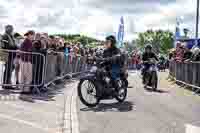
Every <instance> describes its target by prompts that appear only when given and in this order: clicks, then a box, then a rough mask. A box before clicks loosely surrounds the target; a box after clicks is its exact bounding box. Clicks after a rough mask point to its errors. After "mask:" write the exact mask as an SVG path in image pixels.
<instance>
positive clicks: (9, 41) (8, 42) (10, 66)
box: [1, 25, 17, 89]
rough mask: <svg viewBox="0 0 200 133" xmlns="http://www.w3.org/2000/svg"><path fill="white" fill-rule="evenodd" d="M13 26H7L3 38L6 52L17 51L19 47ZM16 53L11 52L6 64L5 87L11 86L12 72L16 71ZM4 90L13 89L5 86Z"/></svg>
mask: <svg viewBox="0 0 200 133" xmlns="http://www.w3.org/2000/svg"><path fill="white" fill-rule="evenodd" d="M13 30H14V28H13V26H12V25H7V26H6V27H5V34H4V35H3V36H2V40H1V42H2V46H1V47H2V48H3V49H6V50H16V49H17V46H16V44H15V40H14V37H13V36H12V34H13ZM15 56H16V53H15V52H11V51H9V53H8V58H7V61H6V63H5V70H4V76H3V84H4V85H11V76H12V72H13V70H14V59H15ZM3 88H4V89H13V88H12V87H10V86H3Z"/></svg>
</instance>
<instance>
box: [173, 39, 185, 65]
mask: <svg viewBox="0 0 200 133" xmlns="http://www.w3.org/2000/svg"><path fill="white" fill-rule="evenodd" d="M183 56H184V48H183V46H182V45H181V43H180V42H178V43H177V47H176V52H175V60H176V61H178V62H181V61H183Z"/></svg>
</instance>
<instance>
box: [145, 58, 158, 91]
mask: <svg viewBox="0 0 200 133" xmlns="http://www.w3.org/2000/svg"><path fill="white" fill-rule="evenodd" d="M145 63H148V64H149V69H148V70H146V72H144V73H143V76H144V77H143V80H144V86H145V88H146V89H148V87H151V88H152V90H153V91H156V90H157V87H158V73H157V72H158V70H157V66H156V60H155V59H152V58H151V59H149V60H148V61H146V62H145Z"/></svg>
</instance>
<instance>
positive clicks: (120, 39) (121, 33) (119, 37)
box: [117, 17, 124, 48]
mask: <svg viewBox="0 0 200 133" xmlns="http://www.w3.org/2000/svg"><path fill="white" fill-rule="evenodd" d="M123 40H124V19H123V17H121V19H120V24H119V30H118V34H117V47H118V48H122V47H123Z"/></svg>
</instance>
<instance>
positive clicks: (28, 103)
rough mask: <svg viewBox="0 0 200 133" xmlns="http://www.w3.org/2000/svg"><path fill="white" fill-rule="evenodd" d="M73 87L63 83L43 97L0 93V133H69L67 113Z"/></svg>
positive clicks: (68, 116) (73, 83) (72, 84)
mask: <svg viewBox="0 0 200 133" xmlns="http://www.w3.org/2000/svg"><path fill="white" fill-rule="evenodd" d="M76 84H77V83H76V82H72V81H70V82H69V81H66V82H65V83H63V84H60V85H57V86H53V87H51V88H49V89H50V90H51V91H50V92H49V93H48V94H46V95H43V96H21V95H19V94H18V92H13V91H12V92H11V91H5V90H0V107H1V109H0V132H5V133H27V132H28V133H61V132H63V131H64V132H63V133H71V132H70V126H71V125H70V122H71V120H70V118H71V116H70V114H69V112H71V110H70V107H71V103H72V101H71V96H72V92H73V88H74V87H75V86H76ZM74 105H75V104H74ZM72 108H74V107H73V106H72Z"/></svg>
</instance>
